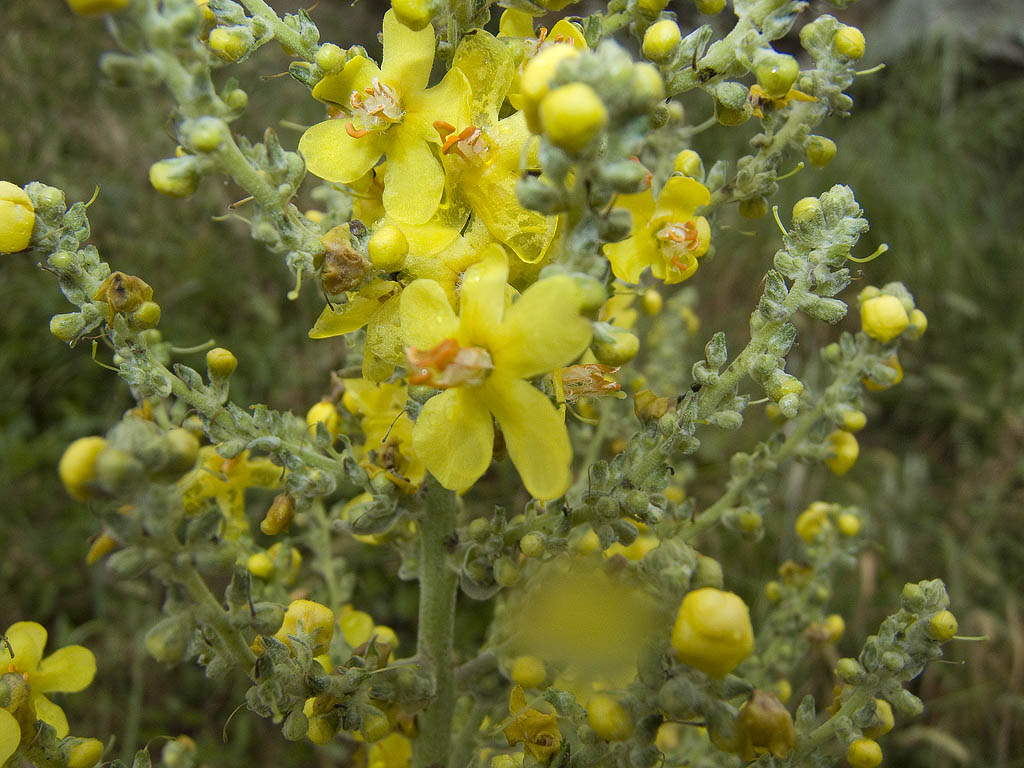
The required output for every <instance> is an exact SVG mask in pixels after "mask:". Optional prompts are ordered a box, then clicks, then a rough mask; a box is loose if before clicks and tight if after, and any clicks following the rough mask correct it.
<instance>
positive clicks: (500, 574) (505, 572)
mask: <svg viewBox="0 0 1024 768" xmlns="http://www.w3.org/2000/svg"><path fill="white" fill-rule="evenodd" d="M493 570H494V581H495V582H497V583H498V584H500V585H501V586H503V587H511V586H513V585H514V584H516V583H518V581H519V567H518V566H517V565H516V564H515V562H514V561H513V560H512V558H510V557H499V558H498V559H497V560H495V561H494V568H493Z"/></svg>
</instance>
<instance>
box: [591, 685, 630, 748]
mask: <svg viewBox="0 0 1024 768" xmlns="http://www.w3.org/2000/svg"><path fill="white" fill-rule="evenodd" d="M587 722H588V723H589V724H590V727H591V728H593V729H594V733H596V734H597V735H598V737H599V738H602V739H604V740H605V741H623V740H625V739H628V738H629V737H630V736H631V735H632V734H633V719H632V718H631V717H630V715H629V713H628V712H627V711H626V708H625V707H623V706H622V704H620V703H619V700H618V699H616V698H615V697H614V696H609V695H608V694H606V693H596V694H594V695H593V696H591V697H590V699H589V700H588V701H587Z"/></svg>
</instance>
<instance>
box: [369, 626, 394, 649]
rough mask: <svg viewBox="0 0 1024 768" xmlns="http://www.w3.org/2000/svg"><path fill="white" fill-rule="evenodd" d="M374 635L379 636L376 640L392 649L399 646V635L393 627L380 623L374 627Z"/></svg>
mask: <svg viewBox="0 0 1024 768" xmlns="http://www.w3.org/2000/svg"><path fill="white" fill-rule="evenodd" d="M373 635H374V637H376V638H377V639H376V642H378V643H383V644H384V645H386V646H388V647H389V648H391V649H392V650H394V649H395V648H397V647H398V635H397V634H396V633H395V630H393V629H392V628H391V627H388V626H385V625H383V624H378V625H377V626H375V627H374V628H373Z"/></svg>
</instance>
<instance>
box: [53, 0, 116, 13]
mask: <svg viewBox="0 0 1024 768" xmlns="http://www.w3.org/2000/svg"><path fill="white" fill-rule="evenodd" d="M131 1H132V0H67V3H68V8H70V9H71V12H72V13H77V14H78V15H79V16H98V15H99V14H101V13H117V12H118V11H122V10H124V9H125V8H127V7H128V6H129V5H131Z"/></svg>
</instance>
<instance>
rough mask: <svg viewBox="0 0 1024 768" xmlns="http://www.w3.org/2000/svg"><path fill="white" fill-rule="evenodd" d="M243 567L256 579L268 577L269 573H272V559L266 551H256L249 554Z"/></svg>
mask: <svg viewBox="0 0 1024 768" xmlns="http://www.w3.org/2000/svg"><path fill="white" fill-rule="evenodd" d="M245 567H246V568H247V569H248V570H249V573H251V574H252V575H253V576H255V577H256V578H257V579H269V578H270V576H271V574H273V573H274V561H273V560H271V559H270V555H268V554H267V553H266V552H257V553H256V554H254V555H250V556H249V559H248V560H246V562H245Z"/></svg>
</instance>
